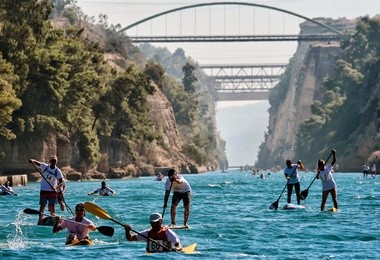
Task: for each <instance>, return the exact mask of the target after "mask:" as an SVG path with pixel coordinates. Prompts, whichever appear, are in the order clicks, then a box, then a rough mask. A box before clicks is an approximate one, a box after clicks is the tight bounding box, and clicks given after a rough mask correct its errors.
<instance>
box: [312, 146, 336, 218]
mask: <svg viewBox="0 0 380 260" xmlns="http://www.w3.org/2000/svg"><path fill="white" fill-rule="evenodd" d="M331 153H332V156H333V160H332V162H331V163H330V164H329V165H327V166H325V161H324V160H322V159H319V160H318V170H319V171H318V173H317V179H321V181H322V203H321V211H324V210H325V205H326V201H327V197H328V195H329V194H331V199H332V200H333V203H334V208H335V209H336V210H338V199H337V197H338V194H337V186H336V183H335V180H334V177H333V174H332V173H333V166H334V164H335V163H336V151H335V150H331Z"/></svg>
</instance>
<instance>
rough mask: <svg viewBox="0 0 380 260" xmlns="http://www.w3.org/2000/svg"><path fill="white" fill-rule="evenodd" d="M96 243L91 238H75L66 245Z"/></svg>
mask: <svg viewBox="0 0 380 260" xmlns="http://www.w3.org/2000/svg"><path fill="white" fill-rule="evenodd" d="M93 244H94V243H93V242H92V241H91V239H83V240H80V241H79V240H78V239H74V240H73V242H72V243H71V244H67V245H66V246H91V245H93Z"/></svg>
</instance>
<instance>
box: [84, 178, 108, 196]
mask: <svg viewBox="0 0 380 260" xmlns="http://www.w3.org/2000/svg"><path fill="white" fill-rule="evenodd" d="M96 193H99V196H110V195H111V194H112V195H113V194H115V191H114V190H113V189H111V188H110V187H108V186H107V184H106V182H105V181H102V183H101V187H100V188H98V189H96V190H94V191H92V192H90V193H88V195H93V194H96Z"/></svg>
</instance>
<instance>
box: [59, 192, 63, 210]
mask: <svg viewBox="0 0 380 260" xmlns="http://www.w3.org/2000/svg"><path fill="white" fill-rule="evenodd" d="M64 200H65V198H64V197H63V193H62V192H60V193H59V194H58V204H59V207H60V208H61V211H65V205H64V203H63V201H64Z"/></svg>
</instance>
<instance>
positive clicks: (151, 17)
mask: <svg viewBox="0 0 380 260" xmlns="http://www.w3.org/2000/svg"><path fill="white" fill-rule="evenodd" d="M213 5H241V6H254V7H260V8H265V9H271V10H275V11H279V12H283V13H287V14H290V15H293V16H296V17H299V18H302V19H304V20H307V21H310V22H312V23H314V24H317V25H319V26H322V27H324V28H326V29H328V30H330V31H332V32H334V33H336V34H339V35H342V34H343V33H342V32H340V31H338V30H336V29H334V28H332V27H330V26H328V25H326V24H324V23H321V22H318V21H315V20H313V19H311V18H308V17H306V16H303V15H300V14H297V13H294V12H291V11H288V10H285V9H281V8H277V7H273V6H269V5H261V4H254V3H247V2H211V3H202V4H195V5H188V6H183V7H178V8H174V9H171V10H167V11H164V12H161V13H158V14H155V15H152V16H149V17H147V18H144V19H142V20H139V21H137V22H135V23H132V24H130V25H128V26H126V27H124V28H122V29H121V30H120V31H119V32H118V33H121V32H124V31H126V30H129V29H130V28H133V27H135V26H137V25H139V24H142V23H144V22H146V21H149V20H152V19H154V18H157V17H160V16H163V15H166V14H169V13H174V12H178V11H181V10H185V9H192V8H197V7H202V6H213Z"/></svg>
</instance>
